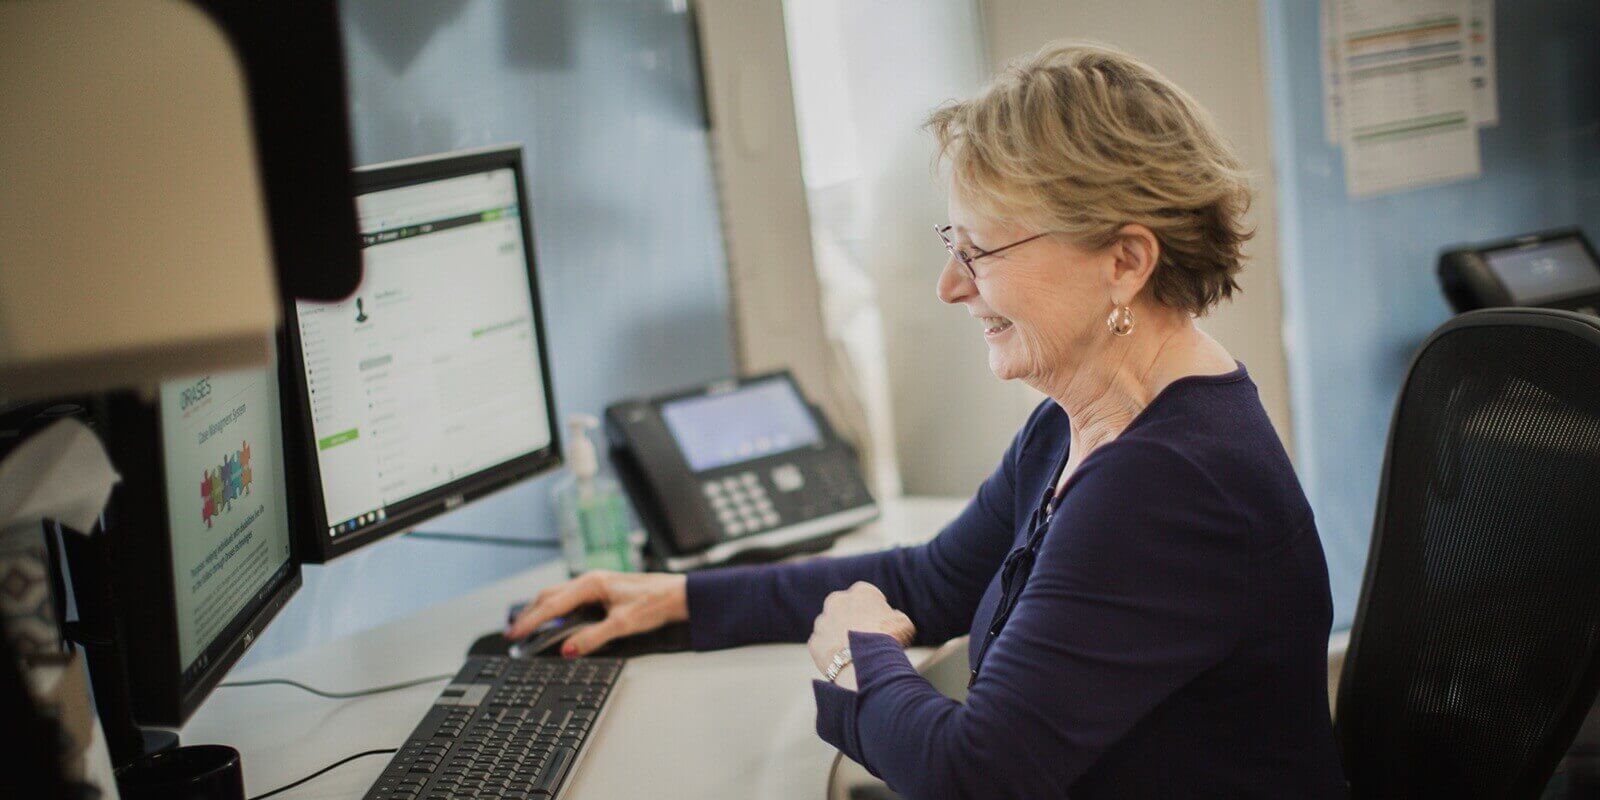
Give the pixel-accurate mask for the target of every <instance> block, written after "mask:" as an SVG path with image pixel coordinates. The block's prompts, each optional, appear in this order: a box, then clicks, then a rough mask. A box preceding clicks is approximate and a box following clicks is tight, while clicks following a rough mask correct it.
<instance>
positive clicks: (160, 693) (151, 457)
mask: <svg viewBox="0 0 1600 800" xmlns="http://www.w3.org/2000/svg"><path fill="white" fill-rule="evenodd" d="M279 396H280V405H281V402H282V401H281V397H282V384H281V377H280V385H279ZM103 402H104V405H103V407H102V410H101V412H100V416H101V417H102V419H103V420H104V426H103V438H104V441H105V444H106V449H107V450H108V452H109V453H110V455H111V458H112V463H113V464H115V465H116V467H117V471H118V473H119V474H120V475H121V481H120V482H119V483H118V485H117V486H116V488H115V489H113V491H112V495H111V500H110V502H109V503H108V505H107V509H106V527H107V530H106V532H105V534H104V536H105V538H106V547H107V556H108V558H109V564H107V565H106V566H107V567H108V568H109V569H108V572H109V574H110V577H111V583H112V597H113V598H114V606H115V608H116V609H117V610H116V612H115V617H116V618H115V619H114V620H112V621H111V624H112V625H114V626H115V638H116V639H117V641H119V642H121V643H122V644H123V648H122V650H123V657H124V658H125V660H126V663H127V667H128V682H129V688H130V690H131V691H130V692H129V696H130V698H131V704H132V710H133V716H134V720H135V721H136V722H138V723H139V724H141V725H145V726H149V727H165V728H176V727H180V726H182V725H183V724H184V723H185V722H186V721H188V719H189V717H190V716H191V715H193V714H194V712H195V710H196V709H198V708H199V707H200V704H201V703H202V702H204V701H205V699H206V698H207V697H208V696H210V694H211V692H212V690H213V689H215V688H216V687H217V684H218V683H221V682H222V679H223V678H224V677H225V676H226V675H227V674H228V672H229V670H231V669H232V668H233V666H234V665H235V664H237V663H238V661H239V659H240V658H242V657H243V656H244V654H245V652H246V651H248V650H249V649H250V646H251V645H252V644H254V643H255V641H256V639H257V638H258V637H259V636H260V635H261V632H262V631H263V630H265V629H266V627H267V625H268V624H270V623H271V622H272V620H273V619H275V618H276V617H277V616H278V613H279V612H281V611H282V610H283V608H284V606H286V605H287V604H288V602H289V599H290V598H291V597H293V596H294V594H295V592H297V591H298V590H299V589H300V586H301V584H302V580H303V579H302V575H301V570H300V558H299V553H298V547H299V542H298V541H297V540H296V537H295V536H294V535H293V532H292V528H293V524H294V521H293V520H294V513H293V507H294V500H293V498H294V492H293V487H292V485H285V486H284V487H283V489H284V492H285V494H286V497H285V498H284V501H285V504H286V505H287V506H288V507H289V524H290V526H291V535H290V537H289V563H288V568H287V569H286V570H285V571H284V576H283V577H282V578H280V579H279V580H278V582H277V584H276V585H275V586H272V587H271V588H270V589H269V590H268V592H267V594H266V597H265V598H264V599H263V600H262V601H261V602H260V603H259V605H257V606H256V607H255V608H254V609H247V610H246V611H245V612H244V613H242V614H241V615H239V616H237V617H235V619H234V620H233V621H232V622H230V623H229V624H228V625H227V627H225V628H223V629H222V631H221V632H220V633H218V634H217V639H219V640H223V639H225V640H227V641H228V644H227V646H226V648H224V649H223V650H221V651H220V652H219V653H218V654H217V656H216V657H215V658H214V659H213V660H212V661H211V663H209V664H207V665H206V666H205V667H204V668H202V669H201V670H200V671H199V672H198V673H196V674H195V676H194V677H193V678H192V679H191V680H190V681H189V682H188V683H187V685H186V684H185V682H184V679H183V673H184V670H185V669H186V668H187V666H188V665H186V664H184V663H183V660H182V655H181V653H180V651H179V647H178V607H177V586H176V577H175V575H174V572H173V565H172V536H171V529H170V526H169V525H168V520H169V516H168V512H169V509H168V507H167V484H166V474H167V473H166V461H165V458H164V456H165V452H164V450H163V449H162V442H163V441H164V440H163V438H162V429H161V408H160V400H159V394H157V396H156V397H155V398H153V399H151V398H144V397H140V396H138V395H136V394H134V393H116V394H112V395H108V396H107V397H106V398H105V399H104V401H103ZM280 411H281V409H280ZM282 457H283V458H284V459H285V461H284V467H285V470H284V471H285V474H286V475H287V473H288V465H289V462H288V460H287V457H288V454H287V453H283V454H282ZM287 483H288V482H287V481H286V484H287ZM214 641H215V640H214Z"/></svg>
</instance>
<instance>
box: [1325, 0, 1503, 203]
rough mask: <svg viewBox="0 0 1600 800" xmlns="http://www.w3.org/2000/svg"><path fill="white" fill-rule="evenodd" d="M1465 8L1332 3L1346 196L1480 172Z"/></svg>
mask: <svg viewBox="0 0 1600 800" xmlns="http://www.w3.org/2000/svg"><path fill="white" fill-rule="evenodd" d="M1468 12H1469V0H1336V6H1335V9H1334V20H1333V22H1334V25H1335V27H1336V29H1337V31H1338V42H1337V56H1336V58H1337V72H1338V92H1339V97H1340V98H1341V102H1340V103H1339V112H1340V120H1341V125H1340V127H1341V131H1340V142H1341V144H1342V146H1343V148H1344V157H1345V187H1346V191H1347V192H1349V194H1350V195H1351V196H1356V197H1361V196H1367V195H1374V194H1381V193H1384V192H1392V191H1398V190H1402V189H1410V188H1415V187H1419V186H1428V185H1432V184H1437V183H1444V182H1447V181H1453V180H1460V179H1463V178H1471V177H1476V176H1477V175H1478V174H1479V172H1480V170H1481V164H1480V161H1479V152H1478V135H1477V125H1476V114H1477V112H1476V110H1475V105H1474V100H1473V89H1472V84H1471V80H1470V70H1471V66H1470V64H1469V57H1468V53H1467V44H1468V35H1467V25H1468Z"/></svg>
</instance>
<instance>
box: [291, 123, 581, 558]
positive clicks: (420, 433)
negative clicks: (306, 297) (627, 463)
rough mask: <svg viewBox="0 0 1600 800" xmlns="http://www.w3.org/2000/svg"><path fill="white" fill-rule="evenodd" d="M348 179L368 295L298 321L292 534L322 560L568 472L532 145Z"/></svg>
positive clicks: (303, 311) (297, 308)
mask: <svg viewBox="0 0 1600 800" xmlns="http://www.w3.org/2000/svg"><path fill="white" fill-rule="evenodd" d="M354 183H355V187H356V211H357V217H358V219H359V224H360V229H361V246H362V262H363V277H362V283H361V286H360V287H359V288H358V289H357V290H356V293H355V294H354V295H352V296H351V297H349V298H348V299H346V300H344V301H342V302H336V303H319V302H306V301H296V302H294V303H293V304H292V306H291V307H289V308H288V309H287V312H286V326H285V327H286V328H287V352H286V359H285V360H286V364H287V367H286V380H287V381H289V385H288V391H287V392H286V393H285V396H286V398H287V399H288V401H289V403H290V407H289V408H288V409H287V411H288V413H287V414H286V415H285V419H286V424H287V425H289V429H290V439H291V441H290V453H291V463H292V464H294V469H293V470H292V472H293V473H294V474H295V475H297V476H299V479H300V482H299V483H297V486H298V487H302V488H303V489H304V492H303V495H304V502H302V503H297V505H296V508H297V510H298V512H299V513H300V514H302V515H303V516H304V518H305V519H304V524H300V523H299V522H298V521H297V524H296V530H297V531H298V532H299V535H300V536H301V537H302V546H301V548H300V552H301V556H302V558H303V559H304V560H306V561H313V562H320V561H325V560H327V559H330V558H333V557H335V556H337V555H340V554H342V553H345V552H348V551H349V550H351V549H352V548H355V547H359V546H361V545H363V544H366V543H369V542H372V541H375V540H377V539H379V538H382V537H384V536H387V535H390V534H392V533H395V532H397V531H402V530H405V529H407V528H410V527H412V526H415V525H416V524H418V523H419V522H421V521H423V520H425V519H428V518H429V517H432V516H434V515H437V514H439V513H441V512H443V511H447V510H449V509H452V508H455V507H456V506H458V505H460V504H461V503H463V502H466V501H467V500H470V499H472V498H474V497H477V496H479V495H482V494H485V493H488V492H492V491H495V490H497V489H500V488H504V487H505V486H508V485H510V484H512V483H514V482H516V481H519V480H522V479H524V478H526V477H528V476H530V475H532V474H534V473H536V472H539V471H542V470H545V469H548V468H550V467H552V466H554V465H556V464H558V463H559V462H560V448H559V444H558V442H557V438H556V436H555V410H554V408H553V407H552V402H551V389H550V370H549V364H548V360H547V359H546V356H545V337H544V325H543V320H542V312H541V310H540V307H539V291H538V283H537V280H536V276H535V272H534V251H533V238H532V230H531V226H530V224H529V211H528V201H527V190H526V186H525V183H524V179H523V172H522V154H521V149H520V148H518V147H506V148H497V149H490V150H480V151H472V152H465V153H454V154H448V155H444V156H439V157H432V158H426V159H415V160H410V161H403V162H395V163H390V164H381V165H376V166H373V167H368V168H363V169H359V170H357V171H356V173H355V180H354Z"/></svg>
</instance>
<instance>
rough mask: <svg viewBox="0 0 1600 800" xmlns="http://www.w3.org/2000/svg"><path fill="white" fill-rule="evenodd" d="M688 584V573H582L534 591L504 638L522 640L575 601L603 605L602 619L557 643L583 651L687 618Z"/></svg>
mask: <svg viewBox="0 0 1600 800" xmlns="http://www.w3.org/2000/svg"><path fill="white" fill-rule="evenodd" d="M688 585H689V579H688V578H686V577H684V576H683V575H672V574H668V573H660V572H647V573H643V574H640V573H629V572H606V571H604V570H596V571H594V572H585V573H584V574H582V575H579V576H578V577H576V578H573V579H572V580H569V581H566V582H564V583H558V584H556V585H555V586H552V587H550V588H548V589H545V590H544V591H542V592H539V594H538V596H536V597H534V598H533V602H531V603H529V604H528V606H527V608H524V609H523V610H522V613H521V614H519V615H518V616H517V618H516V620H515V621H513V622H512V623H511V625H510V627H508V628H506V638H507V639H509V640H517V639H521V638H523V637H525V636H527V635H528V634H530V633H533V631H534V630H535V629H536V628H538V627H539V626H540V625H543V624H545V623H546V622H549V621H550V620H552V619H555V618H557V617H560V616H564V615H566V614H568V613H570V612H571V611H572V610H573V609H576V608H578V607H579V606H586V605H590V604H592V603H599V604H600V605H601V606H604V607H605V610H606V618H605V619H604V620H601V621H600V622H597V623H595V624H593V625H590V626H589V627H587V628H584V629H583V630H580V631H578V632H577V633H575V634H573V635H572V636H571V638H569V639H567V640H566V641H565V642H563V643H562V645H561V655H562V656H564V657H566V658H577V657H578V656H582V655H588V654H589V653H592V652H594V651H595V650H598V649H599V648H600V647H601V646H602V645H604V644H605V643H606V642H609V641H611V640H612V639H616V638H618V637H622V636H632V635H634V634H637V633H644V632H646V631H653V630H655V629H656V628H659V627H661V626H663V625H670V624H672V623H674V622H685V621H687V620H688V619H689V590H688Z"/></svg>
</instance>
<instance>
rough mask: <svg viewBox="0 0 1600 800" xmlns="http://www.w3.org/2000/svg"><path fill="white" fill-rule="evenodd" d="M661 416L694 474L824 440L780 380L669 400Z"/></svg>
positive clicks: (796, 397)
mask: <svg viewBox="0 0 1600 800" xmlns="http://www.w3.org/2000/svg"><path fill="white" fill-rule="evenodd" d="M661 416H662V418H663V419H665V420H666V422H667V429H668V430H670V431H672V438H673V439H675V440H677V442H678V449H679V450H682V451H683V457H684V460H685V461H687V462H688V463H689V468H690V469H692V470H694V471H695V472H705V471H706V470H712V469H716V468H717V467H725V466H727V465H729V464H737V463H740V462H744V461H751V460H754V459H757V458H765V457H767V456H770V455H776V454H778V453H782V452H786V451H789V450H795V449H798V448H801V447H806V446H809V445H814V444H816V443H818V442H820V441H821V440H822V433H821V431H819V430H817V423H816V420H814V419H812V418H811V412H809V411H808V410H806V404H805V401H804V400H801V399H800V395H799V394H797V393H796V392H795V390H794V386H793V384H791V383H789V381H787V380H785V379H783V378H773V379H771V380H766V381H758V382H755V383H747V384H745V385H743V386H741V387H739V388H738V389H735V390H733V391H730V392H724V393H720V394H712V395H700V396H696V397H689V398H684V399H682V400H673V401H671V402H668V403H664V404H662V406H661Z"/></svg>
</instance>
